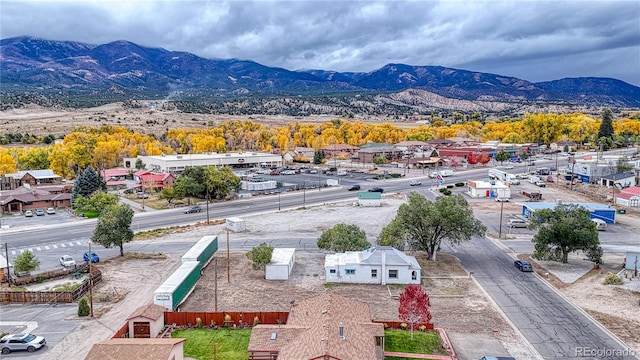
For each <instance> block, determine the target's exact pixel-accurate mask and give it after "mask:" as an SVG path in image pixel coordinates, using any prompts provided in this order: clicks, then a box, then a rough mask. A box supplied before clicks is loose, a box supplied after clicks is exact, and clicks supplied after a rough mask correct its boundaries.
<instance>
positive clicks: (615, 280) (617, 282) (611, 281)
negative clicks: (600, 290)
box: [603, 272, 622, 285]
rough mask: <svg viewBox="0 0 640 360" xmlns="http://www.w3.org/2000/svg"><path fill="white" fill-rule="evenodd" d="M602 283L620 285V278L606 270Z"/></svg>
mask: <svg viewBox="0 0 640 360" xmlns="http://www.w3.org/2000/svg"><path fill="white" fill-rule="evenodd" d="M603 283H604V284H605V285H622V278H621V277H620V276H617V275H616V274H614V273H612V272H608V273H607V277H606V278H605V279H604V282H603Z"/></svg>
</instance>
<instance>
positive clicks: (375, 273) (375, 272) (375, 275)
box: [371, 269, 378, 278]
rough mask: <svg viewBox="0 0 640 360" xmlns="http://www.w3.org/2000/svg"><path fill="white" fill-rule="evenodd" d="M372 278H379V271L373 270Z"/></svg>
mask: <svg viewBox="0 0 640 360" xmlns="http://www.w3.org/2000/svg"><path fill="white" fill-rule="evenodd" d="M371 277H372V278H377V277H378V270H376V269H372V270H371Z"/></svg>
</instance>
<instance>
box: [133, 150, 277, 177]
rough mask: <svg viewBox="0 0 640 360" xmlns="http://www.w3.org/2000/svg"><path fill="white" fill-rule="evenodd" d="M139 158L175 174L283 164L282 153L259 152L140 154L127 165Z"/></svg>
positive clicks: (154, 168) (149, 166)
mask: <svg viewBox="0 0 640 360" xmlns="http://www.w3.org/2000/svg"><path fill="white" fill-rule="evenodd" d="M137 159H140V161H142V163H143V164H144V166H145V168H146V169H147V170H149V171H154V172H165V173H175V174H179V173H181V172H183V171H184V170H185V169H186V168H189V167H206V166H219V167H221V166H229V167H234V168H251V167H260V166H263V167H267V166H269V167H270V166H282V156H281V155H277V154H269V153H258V152H236V153H223V154H221V153H204V154H174V155H157V156H138V157H137V158H134V159H125V166H126V167H127V168H134V167H135V163H136V160H137Z"/></svg>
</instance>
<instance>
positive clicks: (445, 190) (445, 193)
mask: <svg viewBox="0 0 640 360" xmlns="http://www.w3.org/2000/svg"><path fill="white" fill-rule="evenodd" d="M442 194H443V195H451V190H449V189H444V191H443V192H442Z"/></svg>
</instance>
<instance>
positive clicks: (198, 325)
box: [196, 317, 202, 329]
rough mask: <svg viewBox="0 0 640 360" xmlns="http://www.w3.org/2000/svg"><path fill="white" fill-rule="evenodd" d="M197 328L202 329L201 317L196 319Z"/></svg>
mask: <svg viewBox="0 0 640 360" xmlns="http://www.w3.org/2000/svg"><path fill="white" fill-rule="evenodd" d="M196 328H198V329H202V319H200V318H199V317H197V318H196Z"/></svg>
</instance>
